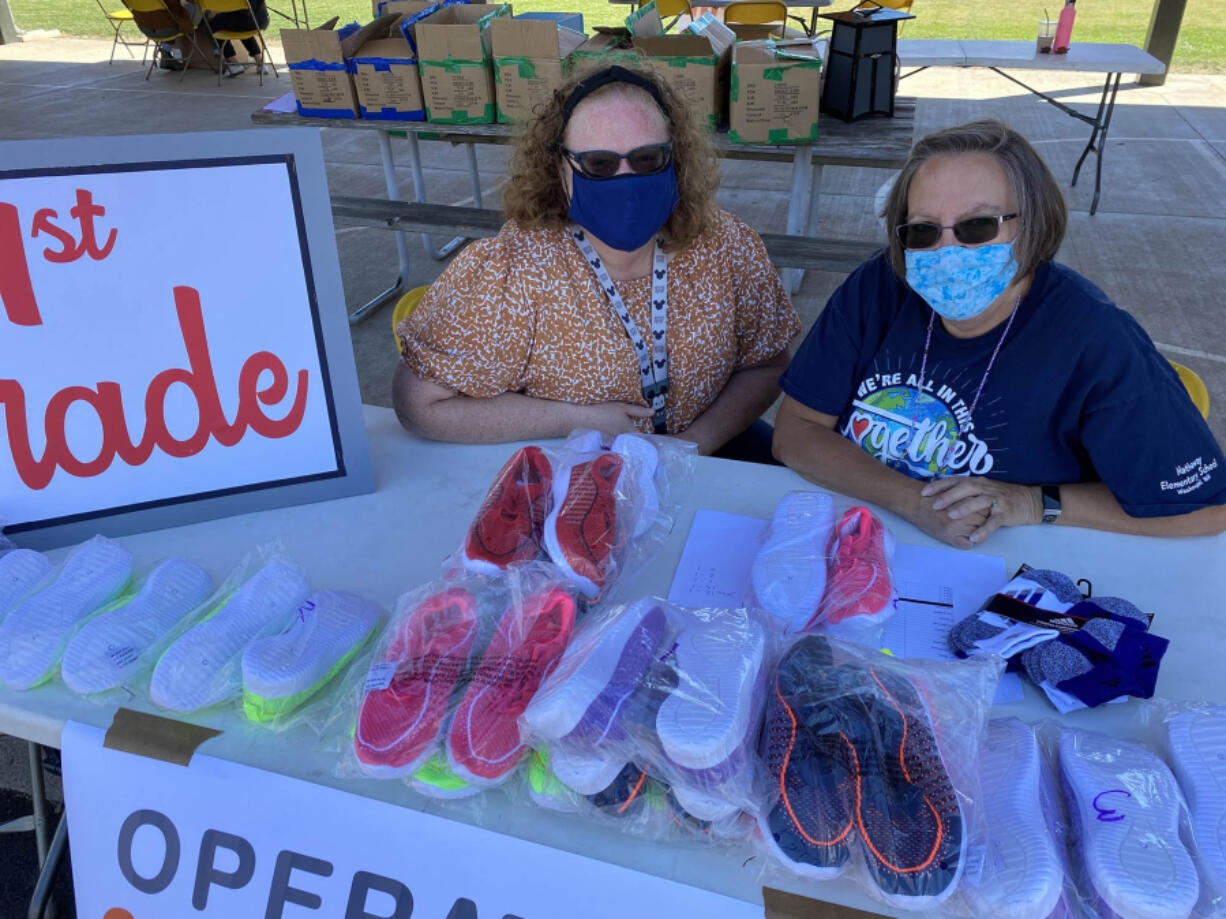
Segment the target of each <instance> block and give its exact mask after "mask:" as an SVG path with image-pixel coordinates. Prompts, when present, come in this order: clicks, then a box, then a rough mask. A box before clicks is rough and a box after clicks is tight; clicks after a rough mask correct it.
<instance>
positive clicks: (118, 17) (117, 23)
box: [94, 0, 149, 66]
mask: <svg viewBox="0 0 1226 919" xmlns="http://www.w3.org/2000/svg"><path fill="white" fill-rule="evenodd" d="M94 2H95V3H97V4H98V9H100V10H101V11H102V15H103V16H105V17H106V22H107V25H109V26H110V27H111V28H112V29H114V30H115V37H114V38H113V39H112V41H111V58H110V60H109V61H107V63H108V64H114V63H115V46H116V45H123V47H124V50H125V51H127V52H128V57H130V58H132V60H136V55H135V54H133V53H132V49H133V48H137V47H139V48H144V49H145V50H144V51H142V52H141V58H140V62H141V65H142V66H143V65H144V63H145V57H146V55H148V53H149V39H148V38H146V37H145V36H144V35H142V36H141V37H140V41H139V42H135V41H128V40H127V39H126V38H125V37H124V36H123V35H121V34H120V32H121V31H122V29H123V25H124V23H125V22H131V21H132V13H131V12H130V11H129V10H126V9H119V10H108V9H107V8H106V7H105V6H103V5H102V0H94Z"/></svg>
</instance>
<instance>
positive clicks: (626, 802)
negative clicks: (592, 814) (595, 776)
mask: <svg viewBox="0 0 1226 919" xmlns="http://www.w3.org/2000/svg"><path fill="white" fill-rule="evenodd" d="M647 782H648V778H647V773H645V772H643V771H642V770H641V769H639V767H638V766H636V765H634V763H626V765H625V766H624V767H622V769H621V771H619V772H618V773H617V775H616V776H614V777H613V780H612V781H611V782H609V784H608V785H607V786H606V787H605V788H603V789H601V790H600V791H598V792H597V793H596V794H594V795H588V796H587V799H588V800H589V801H591V802H592V804H593V805H594V806H595V807H596V809H597V810H600V811H603V812H604V813H606V814H613V815H615V816H618V817H625V816H629V815H631V814H634V813H636V812H637V811H638V810H639V809H640V808H642V807H643V806H644V802H645V801H646V800H647V796H646V795H645V794H643V792H644V790H645V789H646V786H647Z"/></svg>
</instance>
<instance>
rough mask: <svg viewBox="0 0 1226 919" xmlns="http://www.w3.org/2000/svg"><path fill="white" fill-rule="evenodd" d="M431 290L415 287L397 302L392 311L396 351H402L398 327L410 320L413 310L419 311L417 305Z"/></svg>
mask: <svg viewBox="0 0 1226 919" xmlns="http://www.w3.org/2000/svg"><path fill="white" fill-rule="evenodd" d="M429 289H430V285H429V284H427V285H426V286H425V287H414V288H413V289H412V290H410V291H409V292H408V293H407V294H405V295H404V296H403V297H401V298H400V299H399V300H397V301H396V308H395V309H394V310H392V339H393V340H394V341H395V342H396V350H397V351H399V350H400V336H399V335H397V334H396V326H398V325H400V320H402V319H408V318H409V316H410V314H412V312H413V310H415V309H417V304H419V303H421V298H422V297H424V296H425V295H426V291H428V290H429Z"/></svg>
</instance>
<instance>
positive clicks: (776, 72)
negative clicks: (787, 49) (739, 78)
mask: <svg viewBox="0 0 1226 919" xmlns="http://www.w3.org/2000/svg"><path fill="white" fill-rule="evenodd" d="M787 69H788V68H786V67H767V68H765V69H764V70H763V71H762V79H763V80H771V81H772V82H774V83H782V82H783V72H784V71H785V70H787Z"/></svg>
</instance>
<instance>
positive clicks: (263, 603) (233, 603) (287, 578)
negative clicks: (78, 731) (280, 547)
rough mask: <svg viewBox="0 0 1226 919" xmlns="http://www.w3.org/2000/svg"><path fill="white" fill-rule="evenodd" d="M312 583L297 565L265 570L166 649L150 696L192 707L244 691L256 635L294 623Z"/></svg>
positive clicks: (275, 564) (179, 707)
mask: <svg viewBox="0 0 1226 919" xmlns="http://www.w3.org/2000/svg"><path fill="white" fill-rule="evenodd" d="M310 593H311V588H310V585H308V584H307V582H306V580H305V579H304V578H303V577H302V575H300V574H299V573H298V572H297V571H295V570H294V569H293V568H290V567H289V566H288V565H284V564H282V563H280V562H273V563H272V564H270V565H266V566H265V567H264V568H262V569H260V570H259V571H258V572H256V574H255V575H254V576H253V577H252V578H251V579H250V580H248V581H247V582H246V583H245V584H243V586H242V587H240V588H239V589H238V590H236V591H235V592H234V594H233V596H231V597H230V599H229V600H228V601H227V602H226V603H225V604H224V605H222V606H221V607H219V608H218V610H217V611H216V612H215V613H213V614H211V615H210V616H209V618H207V619H205V620H204V621H203V622H200V623H198V624H197V625H194V626H192V627H191V628H190V629H188V630H187V631H186V632H184V633H183V635H182V636H180V637H179V639H178V640H177V641H176V642H175V643H174V644H172V645H171V646H170V647H169V648H167V649H166V653H165V654H163V655H162V658H161V660H159V661H158V662H157V666H156V667H155V668H154V670H153V680H152V681H151V683H150V685H149V695H150V696H151V697H152V699H153V701H154V702H156V703H157V704H158V705H160V706H161V707H162V708H168V709H171V710H173V711H180V712H191V711H195V710H197V709H201V708H208V707H209V706H212V705H217V704H218V703H220V702H224V701H226V700H227V699H231V698H233V697H234V696H236V695H238V693H239V691H240V689H241V685H242V673H241V669H242V668H241V662H242V653H243V651H244V650H245V649H246V648H247V645H249V644H251V642H253V641H254V640H255V639H257V638H261V637H263V636H265V635H271V634H273V633H275V632H279V631H281V630H282V629H284V628H285V627H286V626H288V625H289V624H290V621H291V620H292V619H293V617H294V614H295V613H297V611H298V607H300V606H301V605H302V604H303V602H304V601H305V600H306V599H307V597H308V596H310Z"/></svg>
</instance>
